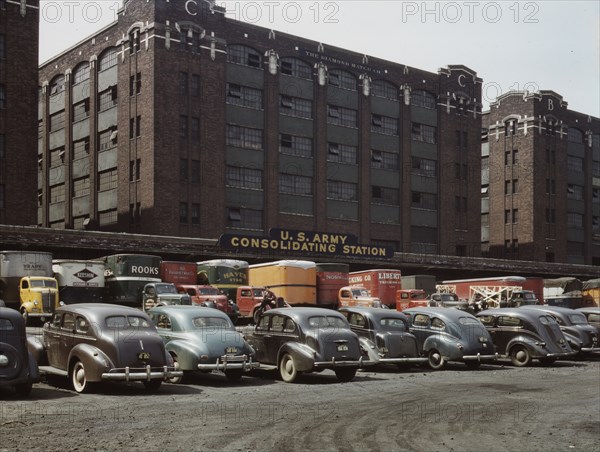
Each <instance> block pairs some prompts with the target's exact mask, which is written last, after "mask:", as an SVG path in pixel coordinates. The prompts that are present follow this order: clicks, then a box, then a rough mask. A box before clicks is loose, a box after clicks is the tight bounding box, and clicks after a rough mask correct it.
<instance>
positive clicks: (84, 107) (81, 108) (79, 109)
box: [73, 99, 90, 122]
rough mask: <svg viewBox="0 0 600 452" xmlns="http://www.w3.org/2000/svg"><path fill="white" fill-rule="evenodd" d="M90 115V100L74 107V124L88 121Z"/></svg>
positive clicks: (78, 103) (85, 100)
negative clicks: (84, 120)
mask: <svg viewBox="0 0 600 452" xmlns="http://www.w3.org/2000/svg"><path fill="white" fill-rule="evenodd" d="M89 115H90V100H89V99H84V100H82V101H81V102H77V103H76V104H75V105H73V122H77V121H81V120H83V119H86V118H87V117H88V116H89Z"/></svg>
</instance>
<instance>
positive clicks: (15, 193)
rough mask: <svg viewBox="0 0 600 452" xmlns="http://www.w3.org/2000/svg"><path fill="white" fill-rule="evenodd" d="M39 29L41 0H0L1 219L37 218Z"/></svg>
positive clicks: (25, 222)
mask: <svg viewBox="0 0 600 452" xmlns="http://www.w3.org/2000/svg"><path fill="white" fill-rule="evenodd" d="M38 29H39V0H23V1H16V0H0V224H14V225H35V224H36V223H37V217H36V212H37V207H36V199H37V177H38V171H37V163H36V162H37V145H36V117H37V87H38V77H37V73H38V72H37V71H38V34H39V32H38ZM24 43H27V44H26V45H24Z"/></svg>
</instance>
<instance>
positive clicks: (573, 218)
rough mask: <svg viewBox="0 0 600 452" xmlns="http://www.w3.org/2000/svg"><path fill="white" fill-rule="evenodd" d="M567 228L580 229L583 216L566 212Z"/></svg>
mask: <svg viewBox="0 0 600 452" xmlns="http://www.w3.org/2000/svg"><path fill="white" fill-rule="evenodd" d="M567 226H569V227H573V228H582V227H583V215H582V214H580V213H575V212H567Z"/></svg>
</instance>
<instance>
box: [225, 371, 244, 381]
mask: <svg viewBox="0 0 600 452" xmlns="http://www.w3.org/2000/svg"><path fill="white" fill-rule="evenodd" d="M243 374H244V371H243V370H242V369H232V370H227V371H225V376H226V377H227V379H228V380H229V381H240V380H241V379H242V375H243Z"/></svg>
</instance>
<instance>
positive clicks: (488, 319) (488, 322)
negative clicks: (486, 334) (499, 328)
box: [477, 315, 494, 326]
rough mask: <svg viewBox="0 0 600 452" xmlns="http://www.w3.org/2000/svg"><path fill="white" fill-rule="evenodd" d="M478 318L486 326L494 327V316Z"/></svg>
mask: <svg viewBox="0 0 600 452" xmlns="http://www.w3.org/2000/svg"><path fill="white" fill-rule="evenodd" d="M477 318H478V319H479V321H480V322H481V323H483V324H484V325H485V326H494V316H493V315H482V316H478V317H477Z"/></svg>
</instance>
